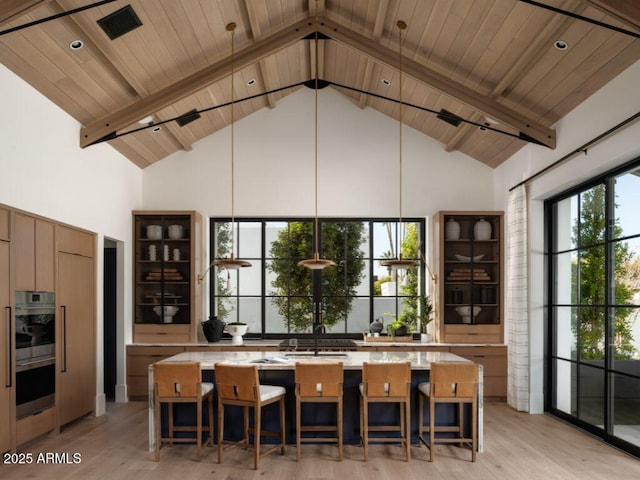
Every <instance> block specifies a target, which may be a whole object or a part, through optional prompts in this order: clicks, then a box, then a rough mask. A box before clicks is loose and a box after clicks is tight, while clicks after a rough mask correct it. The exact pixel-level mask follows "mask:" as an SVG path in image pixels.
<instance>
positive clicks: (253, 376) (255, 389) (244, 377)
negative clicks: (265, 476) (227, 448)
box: [215, 363, 285, 470]
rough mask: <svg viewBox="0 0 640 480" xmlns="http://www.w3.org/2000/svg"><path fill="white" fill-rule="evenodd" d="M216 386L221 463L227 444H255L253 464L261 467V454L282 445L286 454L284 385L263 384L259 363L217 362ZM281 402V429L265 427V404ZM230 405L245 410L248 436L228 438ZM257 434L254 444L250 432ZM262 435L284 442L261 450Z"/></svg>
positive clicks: (282, 450) (245, 431) (254, 436)
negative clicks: (226, 422) (226, 415)
mask: <svg viewBox="0 0 640 480" xmlns="http://www.w3.org/2000/svg"><path fill="white" fill-rule="evenodd" d="M215 374H216V388H217V390H218V463H222V454H223V450H224V445H225V444H227V445H236V446H242V447H245V448H246V447H252V448H253V450H254V452H253V468H254V470H257V469H258V464H259V462H260V457H263V456H265V455H268V454H269V453H271V452H274V451H276V450H278V449H280V455H284V448H285V429H284V397H285V389H284V387H279V386H274V385H260V381H259V379H258V367H257V366H255V365H251V366H237V365H224V364H222V363H216V364H215ZM275 402H279V406H280V432H271V431H266V430H262V428H261V420H262V415H261V413H262V407H264V406H265V405H270V404H272V403H275ZM226 405H239V406H241V407H242V410H243V422H244V423H243V425H244V438H242V439H241V440H239V441H231V440H224V407H225V406H226ZM249 408H253V428H249ZM250 434H253V444H251V443H250V441H249V435H250ZM262 436H270V437H277V438H279V439H280V443H278V444H277V445H274V446H272V447H270V448H268V449H267V450H265V451H264V452H260V438H261V437H262Z"/></svg>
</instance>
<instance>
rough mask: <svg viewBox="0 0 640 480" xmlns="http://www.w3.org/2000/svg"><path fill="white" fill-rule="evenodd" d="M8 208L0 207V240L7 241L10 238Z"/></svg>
mask: <svg viewBox="0 0 640 480" xmlns="http://www.w3.org/2000/svg"><path fill="white" fill-rule="evenodd" d="M9 218H10V214H9V210H7V209H6V208H2V207H0V240H4V241H6V242H8V241H9V240H11V229H10V227H9V225H10V223H9Z"/></svg>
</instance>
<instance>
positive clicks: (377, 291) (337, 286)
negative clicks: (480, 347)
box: [210, 218, 425, 337]
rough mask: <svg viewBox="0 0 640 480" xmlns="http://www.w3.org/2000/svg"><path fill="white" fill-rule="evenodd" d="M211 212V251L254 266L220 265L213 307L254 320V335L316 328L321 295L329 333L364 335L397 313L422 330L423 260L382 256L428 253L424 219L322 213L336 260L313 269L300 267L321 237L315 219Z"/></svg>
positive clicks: (324, 253) (324, 242)
mask: <svg viewBox="0 0 640 480" xmlns="http://www.w3.org/2000/svg"><path fill="white" fill-rule="evenodd" d="M233 228H234V232H233V235H231V233H232V232H231V223H230V219H228V218H213V219H211V225H210V231H211V252H213V256H214V257H215V258H226V257H228V255H229V253H230V251H231V239H232V237H233V239H234V243H235V245H234V248H233V251H234V254H235V255H236V257H237V258H240V259H242V260H248V261H249V262H251V263H252V265H253V266H252V267H251V268H243V269H240V270H225V269H221V268H214V269H212V273H211V282H212V288H211V306H212V308H211V311H212V312H213V313H214V314H216V315H217V316H218V318H220V319H222V320H223V321H226V322H232V321H242V322H245V323H248V324H249V331H250V332H251V333H250V334H253V335H260V336H262V337H267V336H279V337H284V336H287V335H305V334H311V327H312V321H313V318H312V313H313V305H314V303H315V302H318V304H319V305H320V306H321V307H320V311H321V316H322V323H323V325H324V327H325V329H326V333H327V334H329V335H331V334H334V335H336V336H337V335H339V336H358V335H362V333H363V332H365V331H368V330H369V324H370V323H371V322H372V321H373V320H374V319H377V318H383V319H384V322H385V324H388V323H390V322H391V321H393V320H394V319H395V318H399V319H401V320H403V321H404V322H405V323H407V324H409V325H411V326H412V327H413V331H414V332H415V331H418V330H417V329H418V327H419V325H417V309H418V303H419V302H418V300H419V297H420V295H423V294H425V292H424V281H423V278H424V277H423V271H422V269H423V268H424V267H423V266H421V267H418V268H415V269H410V270H390V269H387V268H386V267H383V266H381V262H382V261H383V260H385V259H388V258H393V257H396V256H397V254H398V252H401V253H402V255H403V257H404V258H407V259H416V260H419V259H420V258H421V256H420V255H421V254H422V255H423V254H424V251H425V242H424V238H425V222H424V219H406V220H405V221H403V222H402V224H400V223H399V222H398V220H388V219H355V220H354V219H319V228H318V232H319V238H318V246H319V252H320V256H321V257H322V258H327V259H331V260H333V261H334V262H336V266H335V267H331V268H326V269H324V270H316V271H311V270H308V269H306V268H302V267H299V266H298V265H297V264H298V262H299V261H300V260H304V259H307V258H311V257H312V256H313V252H314V245H315V241H316V239H315V238H314V220H313V219H241V220H238V219H236V222H235V223H234V225H233Z"/></svg>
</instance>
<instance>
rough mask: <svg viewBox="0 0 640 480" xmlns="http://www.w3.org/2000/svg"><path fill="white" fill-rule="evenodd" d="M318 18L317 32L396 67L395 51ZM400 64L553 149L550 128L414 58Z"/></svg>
mask: <svg viewBox="0 0 640 480" xmlns="http://www.w3.org/2000/svg"><path fill="white" fill-rule="evenodd" d="M319 21H320V25H319V27H318V29H319V30H320V32H321V33H324V34H325V35H327V36H329V37H331V38H333V39H334V40H336V41H338V42H340V43H343V44H344V45H346V46H348V47H350V48H353V49H355V50H358V51H359V52H361V53H362V54H364V55H367V56H369V57H371V58H373V59H374V60H376V61H378V62H381V63H384V64H386V65H389V66H391V67H393V68H397V69H399V67H400V65H399V61H398V54H397V52H394V51H393V50H391V49H389V48H387V47H385V46H383V45H380V44H378V43H374V42H371V40H370V39H369V38H367V37H365V36H363V35H360V34H359V33H357V32H354V31H353V30H350V29H348V28H346V27H343V26H342V25H340V24H339V23H337V22H334V21H332V20H330V19H328V18H326V17H321V18H320V19H319ZM402 67H403V74H406V75H407V76H410V77H412V78H413V79H415V80H417V81H418V82H420V83H423V84H425V85H428V86H430V87H432V88H435V89H436V90H438V91H439V92H441V93H443V94H444V95H447V96H448V97H451V98H453V99H455V100H457V101H459V102H462V103H464V104H465V105H467V106H469V107H471V108H473V109H475V110H478V111H480V112H482V113H483V114H485V115H487V116H489V117H491V118H493V119H495V120H497V121H498V122H500V123H502V124H504V125H508V126H510V127H512V128H515V129H516V130H517V131H519V132H520V133H522V134H524V135H526V136H528V137H530V138H532V139H534V140H535V141H537V142H539V143H540V144H542V145H545V146H547V147H550V148H555V146H556V132H555V130H554V129H552V128H549V127H547V126H545V125H542V124H541V123H539V122H537V121H534V120H531V119H529V118H527V117H526V116H525V115H522V114H520V113H518V112H516V111H514V110H512V109H510V108H508V107H506V106H504V105H502V104H500V103H498V102H497V101H496V100H493V99H489V98H486V97H485V96H484V95H481V94H479V93H478V92H476V91H474V90H472V89H471V88H469V87H466V86H464V85H462V84H459V83H457V82H454V81H453V80H451V79H450V78H448V77H446V76H445V75H442V74H441V73H439V72H436V71H434V70H431V69H429V68H427V67H425V66H424V65H422V64H420V63H418V62H416V61H415V60H412V59H410V58H406V57H404V58H403V59H402Z"/></svg>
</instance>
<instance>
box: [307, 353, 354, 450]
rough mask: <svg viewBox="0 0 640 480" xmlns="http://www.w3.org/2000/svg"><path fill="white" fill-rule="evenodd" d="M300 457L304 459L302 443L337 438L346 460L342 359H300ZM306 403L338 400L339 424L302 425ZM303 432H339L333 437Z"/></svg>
mask: <svg viewBox="0 0 640 480" xmlns="http://www.w3.org/2000/svg"><path fill="white" fill-rule="evenodd" d="M295 381H296V460H297V461H298V462H299V461H300V446H301V443H321V442H324V443H328V442H334V441H335V442H337V445H338V460H339V461H342V439H343V435H342V384H343V381H344V371H343V368H342V363H340V362H337V363H311V362H309V363H300V362H298V363H296V371H295ZM303 403H335V404H336V410H337V421H336V424H335V425H309V424H307V425H302V414H301V411H302V404H303ZM303 432H336V436H333V437H306V438H303V437H302V433H303Z"/></svg>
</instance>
